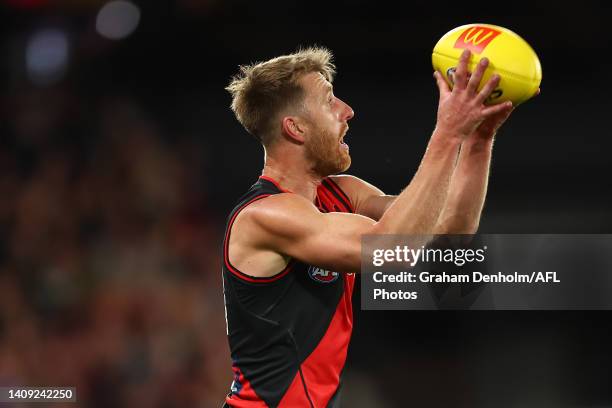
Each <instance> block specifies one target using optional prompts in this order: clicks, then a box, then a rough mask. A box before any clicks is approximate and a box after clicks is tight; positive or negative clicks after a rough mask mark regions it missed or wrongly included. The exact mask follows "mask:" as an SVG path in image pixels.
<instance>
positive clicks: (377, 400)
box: [0, 0, 612, 407]
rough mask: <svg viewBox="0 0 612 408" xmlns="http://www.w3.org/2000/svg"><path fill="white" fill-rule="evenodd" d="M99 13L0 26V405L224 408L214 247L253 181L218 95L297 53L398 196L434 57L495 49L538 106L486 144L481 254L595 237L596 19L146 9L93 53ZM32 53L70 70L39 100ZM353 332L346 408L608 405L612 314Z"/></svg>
mask: <svg viewBox="0 0 612 408" xmlns="http://www.w3.org/2000/svg"><path fill="white" fill-rule="evenodd" d="M105 3H106V2H104V1H101V0H88V1H85V0H83V1H68V0H64V1H44V0H27V1H26V0H24V1H18V0H11V1H8V0H7V1H4V2H3V3H2V12H1V20H0V21H1V24H0V33H1V34H2V35H1V37H0V47H1V48H0V53H1V55H2V60H1V61H2V63H1V66H0V69H1V73H2V75H1V77H0V78H1V81H2V88H1V90H0V92H1V93H0V98H1V99H0V103H1V112H2V120H1V121H0V196H1V199H0V233H1V235H0V385H37V384H40V385H75V386H77V387H78V392H79V401H80V402H79V404H78V405H79V406H83V407H86V406H87V407H90V406H91V407H98V406H100V407H102V406H115V407H119V406H130V407H131V406H154V407H174V406H177V407H178V406H183V407H184V406H204V407H209V406H210V407H214V406H218V404H219V402H220V401H222V399H223V396H224V394H225V393H226V392H227V391H228V390H229V385H230V382H231V370H230V360H229V353H228V350H227V343H226V340H225V336H224V334H225V327H224V324H225V323H224V319H223V307H222V294H221V282H220V260H219V255H220V252H219V249H220V242H221V237H222V231H223V227H224V222H225V216H226V215H227V213H228V211H229V210H230V209H231V207H232V206H233V203H234V201H235V200H236V199H237V198H238V197H239V196H240V195H241V194H242V192H244V191H245V190H246V189H247V188H248V187H249V186H250V185H251V184H252V183H253V181H254V180H255V179H256V177H257V176H258V175H259V173H260V171H261V168H262V164H263V160H262V158H263V154H262V153H263V152H262V149H261V147H260V146H259V145H258V143H257V141H256V140H255V139H253V138H252V137H250V136H249V135H248V134H247V133H246V132H245V131H244V130H243V129H242V128H241V127H240V125H239V124H238V122H237V121H236V120H235V118H234V117H233V114H232V112H231V111H230V109H229V104H230V97H229V94H227V92H225V91H224V89H223V88H224V86H225V85H227V83H228V82H229V79H230V77H231V76H232V75H233V74H235V73H236V71H237V68H238V65H240V64H246V63H250V62H255V61H261V60H265V59H268V58H271V57H275V56H278V55H281V54H284V53H288V52H292V51H294V50H296V48H298V47H299V46H307V45H313V44H318V45H324V46H326V47H328V48H330V49H331V50H332V51H333V53H334V55H335V62H336V65H337V68H338V75H337V77H336V81H335V83H334V87H335V94H336V95H338V96H339V97H340V98H342V99H343V100H345V101H346V102H347V103H349V104H350V105H351V106H352V107H353V109H354V111H355V117H354V119H353V120H352V121H351V130H350V132H349V134H348V139H347V141H348V143H349V144H350V146H351V155H352V157H353V166H352V168H351V169H350V171H349V172H350V173H352V174H355V175H357V176H360V177H362V178H364V179H366V180H367V181H369V182H371V183H373V184H375V185H377V186H379V187H380V188H382V189H383V190H384V191H385V192H387V193H389V194H396V193H398V192H399V191H401V189H402V188H404V187H405V186H406V185H407V183H408V182H409V181H410V179H411V177H412V175H413V174H414V172H415V170H416V168H417V166H418V164H419V161H420V158H421V156H422V154H423V151H424V148H425V146H426V144H427V141H428V138H429V135H430V134H431V132H432V130H433V127H434V124H435V114H436V106H437V105H436V104H437V89H436V87H435V83H434V80H433V77H432V68H431V50H432V48H433V46H434V44H435V42H436V41H437V39H438V38H439V37H440V36H442V35H443V34H444V33H446V32H447V31H449V30H450V29H452V28H454V27H456V26H459V25H462V24H466V23H472V22H484V23H491V24H497V25H501V26H504V27H507V28H510V29H511V30H513V31H515V32H516V33H518V34H520V35H521V36H522V37H523V38H525V39H526V40H527V41H528V42H529V43H530V44H531V46H532V47H533V48H534V49H535V50H536V52H537V53H538V55H539V57H540V61H541V63H542V67H543V80H542V85H541V89H542V93H541V95H540V96H538V97H537V98H535V99H533V100H530V101H528V102H527V103H525V104H524V105H521V106H520V107H519V108H518V109H517V110H516V111H515V113H514V114H513V116H512V117H511V119H510V120H509V121H508V123H507V124H506V125H505V126H504V127H503V129H502V130H501V131H500V133H499V135H498V138H497V141H496V144H495V150H494V158H493V164H492V171H491V180H490V188H489V193H488V199H487V204H486V208H485V212H484V215H483V219H482V223H481V231H482V232H488V233H610V232H612V214H611V211H610V208H611V204H612V193H611V190H610V181H609V175H610V172H611V170H612V163H611V160H610V153H609V149H610V147H611V146H612V144H611V142H610V139H609V137H610V131H609V125H608V123H609V120H610V108H611V107H612V105H611V103H610V91H611V90H612V87H611V86H610V64H609V61H608V60H609V57H608V55H609V44H610V42H611V41H610V40H611V37H612V36H611V35H610V28H609V25H610V17H611V16H612V13H610V10H609V9H608V7H609V6H606V5H604V2H596V1H582V2H579V3H573V4H571V5H569V4H568V5H563V4H560V3H542V2H534V1H531V2H529V1H513V2H489V3H477V2H464V3H461V2H454V3H451V2H431V1H429V2H426V1H414V2H405V3H400V2H398V3H396V2H391V1H372V0H367V1H366V0H355V1H351V2H323V1H309V2H295V3H292V2H279V1H273V2H256V1H253V2H245V1H221V0H208V1H196V0H181V1H176V2H168V1H155V2H140V3H137V4H138V6H139V7H140V11H141V15H140V23H139V25H138V27H137V28H136V30H135V31H134V32H133V34H132V35H130V36H128V37H127V38H125V39H122V40H116V41H115V40H109V39H106V38H103V37H102V36H100V35H99V34H98V33H97V32H96V29H95V21H96V14H97V13H98V11H99V10H100V8H101V7H102V6H103V5H104V4H105ZM45 29H53V30H59V31H60V32H61V33H63V35H64V36H65V37H64V38H66V40H67V49H68V59H67V64H66V66H65V69H64V70H63V71H62V72H60V73H58V74H57V75H55V76H54V77H53V78H46V79H45V78H43V79H44V80H40V78H39V79H38V80H37V79H36V78H35V77H33V76H32V74H31V72H29V71H28V68H27V52H28V51H27V50H28V47H29V46H30V45H31V42H32V38H33V37H34V36H35V35H36V33H40V30H45ZM358 305H359V293H356V296H355V306H356V308H358ZM355 321H356V323H355V330H354V336H353V341H352V345H351V349H350V352H349V360H348V365H347V373H346V375H347V381H346V392H345V406H352V407H359V406H365V407H377V406H385V407H386V406H398V407H400V406H419V407H442V406H445V407H446V406H460V407H474V406H477V407H491V406H497V407H560V406H576V407H578V406H580V407H603V406H610V405H611V404H612V389H611V388H612V387H611V386H610V384H611V381H612V380H611V378H612V370H611V369H610V367H611V365H612V355H611V353H610V344H611V342H612V335H610V334H609V332H610V328H611V327H612V323H610V314H609V312H605V311H589V312H587V311H584V312H500V311H497V312H364V311H360V310H357V311H356V316H355Z"/></svg>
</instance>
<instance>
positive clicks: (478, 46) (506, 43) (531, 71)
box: [431, 24, 542, 106]
mask: <svg viewBox="0 0 612 408" xmlns="http://www.w3.org/2000/svg"><path fill="white" fill-rule="evenodd" d="M464 49H468V50H470V51H471V52H472V56H471V58H470V62H469V65H468V69H469V71H470V72H472V71H473V70H474V69H475V67H476V64H477V63H478V61H480V59H481V58H484V57H487V58H488V59H489V66H488V67H487V70H486V71H485V74H484V76H483V78H482V81H481V82H480V86H481V88H482V86H484V84H485V83H486V82H487V81H488V80H489V78H491V76H492V75H493V74H498V75H499V76H500V77H501V79H500V82H499V85H498V87H497V89H496V90H495V91H494V92H493V93H492V95H491V96H490V97H489V99H487V103H501V102H505V101H512V103H513V104H514V105H515V106H516V105H519V104H521V103H523V102H525V101H527V100H528V99H530V98H531V97H532V96H534V95H535V94H536V93H537V91H538V88H539V87H540V83H541V81H542V67H541V65H540V60H539V59H538V56H537V54H536V53H535V51H534V50H533V49H532V48H531V46H530V45H529V44H528V43H527V42H526V41H525V40H524V39H523V38H521V37H520V36H519V35H518V34H516V33H514V32H513V31H511V30H509V29H507V28H504V27H500V26H496V25H492V24H467V25H464V26H461V27H457V28H455V29H453V30H451V31H449V32H448V33H446V34H444V35H443V36H442V38H440V40H439V41H438V43H437V44H436V45H435V47H434V49H433V53H432V57H431V59H432V64H433V67H434V69H435V70H438V71H440V73H442V75H443V76H444V77H445V78H446V81H447V82H448V83H449V85H450V86H451V87H452V86H453V78H452V73H453V72H454V69H455V68H456V67H457V64H458V61H459V57H460V56H461V53H462V52H463V50H464Z"/></svg>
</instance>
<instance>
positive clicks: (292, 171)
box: [262, 150, 322, 202]
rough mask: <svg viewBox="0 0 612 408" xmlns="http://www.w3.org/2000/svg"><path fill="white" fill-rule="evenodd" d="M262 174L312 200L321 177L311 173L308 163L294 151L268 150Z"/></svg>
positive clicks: (286, 188)
mask: <svg viewBox="0 0 612 408" xmlns="http://www.w3.org/2000/svg"><path fill="white" fill-rule="evenodd" d="M262 175H263V176H266V177H270V178H272V179H274V180H275V181H276V182H277V183H278V184H280V186H281V187H282V188H283V189H284V190H289V191H291V192H292V193H295V194H299V195H301V196H302V197H304V198H306V199H307V200H308V201H311V202H312V201H314V199H315V197H316V195H317V187H318V186H319V184H321V180H322V177H321V176H318V175H315V174H313V173H312V171H311V169H310V165H309V163H308V162H306V160H305V159H304V158H303V157H302V155H299V154H295V152H278V151H275V152H274V153H271V152H268V151H267V150H266V154H265V164H264V168H263V171H262Z"/></svg>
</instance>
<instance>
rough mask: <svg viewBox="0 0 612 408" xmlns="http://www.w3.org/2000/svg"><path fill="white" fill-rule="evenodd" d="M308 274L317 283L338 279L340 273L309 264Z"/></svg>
mask: <svg viewBox="0 0 612 408" xmlns="http://www.w3.org/2000/svg"><path fill="white" fill-rule="evenodd" d="M308 276H310V277H311V278H312V280H314V281H317V282H319V283H331V282H334V281H336V280H338V276H340V274H339V273H338V272H332V271H328V270H325V269H323V268H319V267H317V266H312V265H311V266H309V267H308Z"/></svg>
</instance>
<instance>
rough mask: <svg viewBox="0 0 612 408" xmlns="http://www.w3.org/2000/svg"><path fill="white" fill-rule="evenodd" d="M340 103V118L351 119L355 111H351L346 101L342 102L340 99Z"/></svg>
mask: <svg viewBox="0 0 612 408" xmlns="http://www.w3.org/2000/svg"><path fill="white" fill-rule="evenodd" d="M340 103H341V104H342V110H341V112H342V113H341V115H342V120H344V121H348V120H351V119H352V118H353V116H355V112H353V108H351V107H350V106H349V104H348V103H346V102H344V101H343V100H341V99H340Z"/></svg>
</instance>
